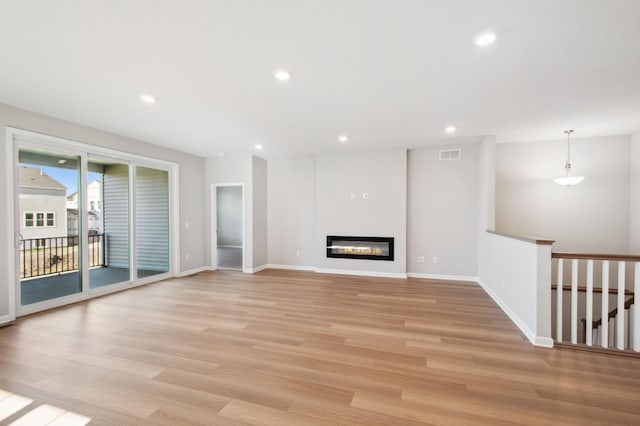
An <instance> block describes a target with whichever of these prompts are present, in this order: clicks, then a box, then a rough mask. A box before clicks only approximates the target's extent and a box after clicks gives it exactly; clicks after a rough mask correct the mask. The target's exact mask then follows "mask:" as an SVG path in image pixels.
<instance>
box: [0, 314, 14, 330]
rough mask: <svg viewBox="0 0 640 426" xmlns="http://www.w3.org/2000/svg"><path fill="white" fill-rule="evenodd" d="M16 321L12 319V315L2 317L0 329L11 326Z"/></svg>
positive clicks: (0, 318)
mask: <svg viewBox="0 0 640 426" xmlns="http://www.w3.org/2000/svg"><path fill="white" fill-rule="evenodd" d="M15 320H16V319H15V318H12V317H11V316H10V315H3V316H1V317H0V327H2V326H5V325H9V324H11V323H12V322H14V321H15Z"/></svg>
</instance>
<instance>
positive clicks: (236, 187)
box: [214, 184, 244, 271]
mask: <svg viewBox="0 0 640 426" xmlns="http://www.w3.org/2000/svg"><path fill="white" fill-rule="evenodd" d="M214 194H215V210H214V214H215V222H214V223H215V224H216V232H215V260H216V266H217V268H218V269H227V270H234V271H242V270H243V269H244V218H243V216H244V214H243V211H244V201H243V185H242V184H226V185H215V192H214Z"/></svg>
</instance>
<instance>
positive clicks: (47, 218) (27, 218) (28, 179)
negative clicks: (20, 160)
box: [20, 166, 67, 246]
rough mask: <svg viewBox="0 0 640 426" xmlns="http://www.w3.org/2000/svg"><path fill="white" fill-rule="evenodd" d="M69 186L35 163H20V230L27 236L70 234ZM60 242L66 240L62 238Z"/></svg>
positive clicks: (42, 237)
mask: <svg viewBox="0 0 640 426" xmlns="http://www.w3.org/2000/svg"><path fill="white" fill-rule="evenodd" d="M66 192H67V187H66V186H64V185H62V184H61V183H60V182H58V181H57V180H55V179H54V178H52V177H51V176H49V175H47V174H46V173H45V172H44V171H42V170H40V169H38V168H35V167H26V166H20V221H21V225H20V233H21V234H22V237H23V238H24V239H25V240H31V239H39V240H40V241H39V242H38V244H39V245H40V246H45V245H50V244H53V243H51V242H50V241H51V240H47V238H54V237H66V236H67V208H66V199H65V195H66ZM56 244H57V245H62V244H64V239H60V240H59V241H58V242H57V243H56Z"/></svg>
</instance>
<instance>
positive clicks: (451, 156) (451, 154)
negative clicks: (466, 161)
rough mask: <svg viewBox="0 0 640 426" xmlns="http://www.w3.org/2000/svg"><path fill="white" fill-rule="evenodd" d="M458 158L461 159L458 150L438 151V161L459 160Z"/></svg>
mask: <svg viewBox="0 0 640 426" xmlns="http://www.w3.org/2000/svg"><path fill="white" fill-rule="evenodd" d="M460 157H461V150H460V148H458V149H443V150H440V160H459V159H460Z"/></svg>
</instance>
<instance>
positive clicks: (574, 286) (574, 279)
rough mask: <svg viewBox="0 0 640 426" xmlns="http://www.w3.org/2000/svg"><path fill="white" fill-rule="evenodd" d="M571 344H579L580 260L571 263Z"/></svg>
mask: <svg viewBox="0 0 640 426" xmlns="http://www.w3.org/2000/svg"><path fill="white" fill-rule="evenodd" d="M571 343H573V344H574V345H575V344H576V343H578V259H573V260H572V261H571Z"/></svg>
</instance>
